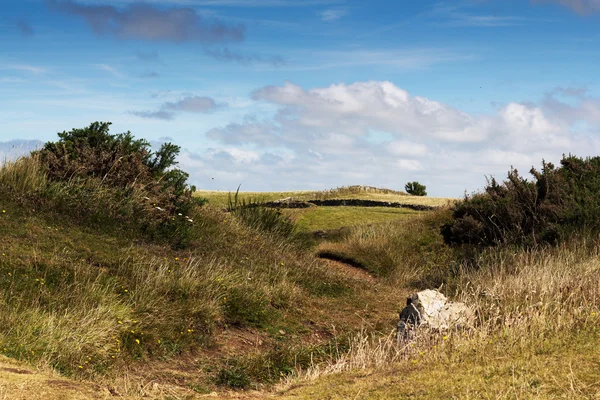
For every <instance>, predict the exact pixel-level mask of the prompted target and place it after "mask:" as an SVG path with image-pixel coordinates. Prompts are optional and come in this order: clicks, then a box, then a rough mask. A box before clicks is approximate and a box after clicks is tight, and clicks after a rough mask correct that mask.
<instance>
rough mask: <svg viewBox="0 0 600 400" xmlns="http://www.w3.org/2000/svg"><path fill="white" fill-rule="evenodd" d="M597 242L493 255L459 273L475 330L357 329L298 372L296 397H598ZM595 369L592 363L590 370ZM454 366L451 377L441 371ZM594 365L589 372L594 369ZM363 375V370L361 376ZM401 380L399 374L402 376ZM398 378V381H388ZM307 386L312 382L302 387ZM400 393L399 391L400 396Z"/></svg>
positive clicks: (459, 293)
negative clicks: (406, 337) (405, 337)
mask: <svg viewBox="0 0 600 400" xmlns="http://www.w3.org/2000/svg"><path fill="white" fill-rule="evenodd" d="M599 253H600V244H594V246H593V247H592V248H591V250H590V247H589V246H588V245H585V244H574V245H572V246H568V247H567V246H565V247H562V248H559V249H546V250H539V251H531V252H521V253H516V254H515V253H511V252H508V251H496V252H492V253H490V254H488V255H487V256H486V258H485V259H482V260H481V263H480V269H479V270H478V271H463V272H462V273H461V274H460V277H459V280H458V282H457V285H456V286H455V288H454V290H455V293H453V294H455V296H453V297H455V298H457V299H459V300H462V301H464V302H466V303H467V304H470V305H471V306H472V307H473V308H474V309H475V311H476V313H477V323H476V325H475V327H474V329H472V330H468V331H449V332H445V333H444V334H436V333H434V332H425V331H424V332H421V333H420V334H419V335H418V336H417V338H416V339H415V340H414V341H412V342H410V343H406V344H402V345H396V343H395V337H394V335H389V336H387V337H372V336H371V335H369V334H368V333H366V332H365V333H363V334H361V335H358V336H357V337H356V338H354V339H353V340H352V341H351V342H350V351H349V352H348V353H346V354H343V355H341V356H340V357H339V358H338V359H337V360H336V361H335V362H332V363H330V364H329V365H321V366H315V367H314V368H312V369H309V370H307V371H304V372H303V373H301V374H300V377H299V378H298V379H296V380H295V381H293V382H288V385H291V386H288V387H293V386H295V385H300V386H302V387H301V388H300V389H295V390H291V391H290V392H289V393H287V394H290V395H293V397H294V398H311V397H315V396H316V397H322V398H346V397H347V396H353V395H356V394H357V393H358V392H362V393H363V395H361V396H359V397H357V398H387V396H389V395H391V394H392V393H395V394H398V395H400V394H401V393H404V394H406V396H407V397H410V396H411V395H412V396H417V397H419V398H438V397H440V396H441V397H446V396H454V397H461V398H463V397H464V398H532V397H536V398H538V397H543V398H555V397H556V398H558V397H561V398H562V397H568V398H591V397H594V396H598V395H599V394H600V371H598V369H597V365H598V364H597V363H598V360H599V359H600V351H599V350H598V348H597V346H596V343H597V340H598V339H599V338H600V330H599V329H598V323H599V322H600V317H599V313H600V297H599V296H600V258H599ZM594 365H595V367H594ZM450 368H452V370H453V373H452V374H447V373H446V374H445V373H444V370H448V369H450ZM590 368H592V369H593V370H590ZM358 371H364V372H362V373H361V372H358ZM400 377H403V378H400ZM393 378H397V379H393ZM307 382H313V383H310V384H307ZM400 396H401V395H400Z"/></svg>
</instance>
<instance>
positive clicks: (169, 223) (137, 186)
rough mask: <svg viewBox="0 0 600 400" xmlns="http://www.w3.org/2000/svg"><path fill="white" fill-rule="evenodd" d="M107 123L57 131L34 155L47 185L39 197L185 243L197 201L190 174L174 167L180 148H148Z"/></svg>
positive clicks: (57, 205) (168, 145)
mask: <svg viewBox="0 0 600 400" xmlns="http://www.w3.org/2000/svg"><path fill="white" fill-rule="evenodd" d="M110 125H111V123H110V122H94V123H92V124H91V125H90V126H88V127H86V128H83V129H73V130H71V131H69V132H62V133H59V134H58V137H59V140H58V141H56V142H48V143H46V144H45V145H44V147H43V148H42V149H41V150H39V151H38V152H36V153H34V154H33V157H38V158H39V160H40V162H41V164H42V166H43V168H44V169H45V171H46V173H47V176H48V178H49V181H50V184H49V185H48V186H47V188H46V189H45V191H44V193H42V198H44V199H45V201H46V202H47V203H50V204H48V206H51V207H53V209H54V210H57V211H61V212H62V211H66V210H69V209H70V210H78V215H72V217H74V218H83V219H85V220H86V222H89V221H91V222H95V223H98V224H104V225H106V224H110V222H111V221H112V222H117V223H120V224H123V223H124V224H123V225H124V226H127V227H128V228H133V229H134V230H137V231H139V232H141V233H142V234H144V235H145V236H147V237H150V238H151V239H167V240H168V241H170V242H172V243H174V244H177V245H184V244H185V243H184V242H185V241H186V240H185V236H186V235H187V234H188V233H189V226H190V221H191V219H190V218H185V216H186V215H188V214H191V212H192V209H193V207H194V206H195V205H197V204H199V201H196V200H194V199H193V198H192V193H193V191H195V188H194V187H193V186H188V185H187V178H188V174H187V173H185V172H184V171H182V170H180V169H177V168H174V166H175V165H176V164H177V162H176V161H175V159H176V157H177V155H178V154H179V150H180V148H179V146H176V145H174V144H172V143H165V144H163V145H162V146H161V148H160V149H159V150H158V151H156V152H152V150H151V148H150V144H149V143H148V142H147V141H146V140H144V139H135V138H134V137H133V135H132V134H131V132H126V133H120V134H116V135H112V134H110V133H109V128H110Z"/></svg>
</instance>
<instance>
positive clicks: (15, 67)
mask: <svg viewBox="0 0 600 400" xmlns="http://www.w3.org/2000/svg"><path fill="white" fill-rule="evenodd" d="M0 70H12V71H18V72H29V73H31V74H36V75H37V74H43V73H45V72H46V71H47V69H46V68H42V67H36V66H34V65H28V64H5V65H0Z"/></svg>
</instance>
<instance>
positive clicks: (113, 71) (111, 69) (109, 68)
mask: <svg viewBox="0 0 600 400" xmlns="http://www.w3.org/2000/svg"><path fill="white" fill-rule="evenodd" d="M94 67H96V68H98V69H100V70H102V71H106V72H108V73H109V74H111V75H113V76H115V77H117V78H125V75H124V74H123V73H121V71H119V70H118V69H117V68H115V67H113V66H110V65H107V64H94Z"/></svg>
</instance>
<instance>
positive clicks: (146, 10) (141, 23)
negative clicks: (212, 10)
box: [46, 0, 245, 43]
mask: <svg viewBox="0 0 600 400" xmlns="http://www.w3.org/2000/svg"><path fill="white" fill-rule="evenodd" d="M46 4H47V5H48V7H49V8H50V9H51V10H55V11H59V12H62V13H65V14H68V15H73V16H76V17H80V18H82V19H83V20H85V21H86V22H87V24H88V25H89V26H90V27H91V29H92V30H93V31H94V33H96V34H97V35H99V36H113V37H116V38H119V39H136V40H146V41H166V42H200V43H221V42H229V41H241V40H243V39H244V31H245V29H244V26H243V25H236V26H228V25H225V24H224V23H222V22H218V21H217V22H214V23H209V22H207V21H205V20H203V19H202V18H201V17H200V15H198V14H197V13H196V11H194V10H193V9H191V8H159V7H158V6H156V7H155V6H152V5H149V4H144V3H134V4H130V5H127V6H126V7H124V8H122V9H119V8H116V7H114V6H110V5H93V4H81V3H78V2H76V1H73V0H46Z"/></svg>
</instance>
